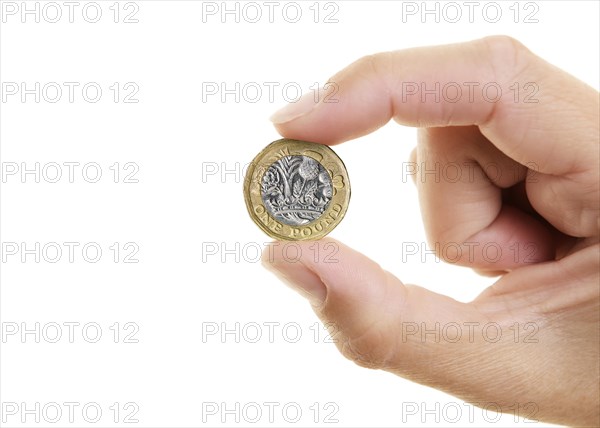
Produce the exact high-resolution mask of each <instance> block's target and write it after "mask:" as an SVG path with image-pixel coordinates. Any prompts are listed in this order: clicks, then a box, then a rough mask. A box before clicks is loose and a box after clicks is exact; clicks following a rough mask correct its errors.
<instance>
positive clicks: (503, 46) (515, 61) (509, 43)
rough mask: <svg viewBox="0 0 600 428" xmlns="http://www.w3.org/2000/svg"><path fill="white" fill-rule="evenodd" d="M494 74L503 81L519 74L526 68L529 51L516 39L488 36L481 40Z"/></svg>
mask: <svg viewBox="0 0 600 428" xmlns="http://www.w3.org/2000/svg"><path fill="white" fill-rule="evenodd" d="M483 43H484V44H485V49H486V50H487V52H488V57H489V61H490V65H491V67H492V69H493V70H494V74H495V75H496V76H497V77H498V78H500V79H502V80H505V81H508V80H509V79H511V78H513V77H514V76H516V75H518V74H520V72H521V71H522V70H523V69H524V68H525V67H526V66H527V64H528V62H529V58H530V56H531V51H529V49H527V48H526V47H525V45H523V44H522V43H521V42H520V41H518V40H517V39H515V38H513V37H510V36H506V35H498V36H490V37H486V38H484V39H483Z"/></svg>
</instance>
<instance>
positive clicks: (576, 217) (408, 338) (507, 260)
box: [263, 36, 600, 426]
mask: <svg viewBox="0 0 600 428" xmlns="http://www.w3.org/2000/svg"><path fill="white" fill-rule="evenodd" d="M329 81H330V82H335V84H336V86H337V88H338V91H337V93H336V94H335V98H336V99H337V100H338V102H337V103H324V102H320V103H318V104H314V101H310V100H309V99H303V100H301V101H299V102H297V103H295V104H291V105H289V106H286V107H284V109H282V110H281V111H279V112H277V113H276V114H275V115H274V116H273V117H272V121H273V122H274V124H275V126H276V129H277V130H278V131H279V132H280V133H281V135H283V136H284V137H287V138H294V139H300V140H307V141H314V142H318V143H322V144H328V145H334V144H338V143H342V142H344V141H348V140H351V139H354V138H357V137H360V136H363V135H365V134H368V133H370V132H373V131H374V130H376V129H377V128H379V127H381V126H383V125H384V124H386V123H387V122H388V121H389V120H390V119H392V118H393V119H394V120H395V121H396V122H398V123H400V124H402V125H407V126H414V127H418V128H419V138H418V143H417V147H416V149H415V151H414V152H413V159H412V160H413V161H415V162H417V163H418V164H419V165H421V164H422V163H426V164H427V165H433V163H435V162H438V163H439V164H440V165H442V166H443V165H444V164H446V163H450V162H454V163H456V164H458V165H459V166H461V168H464V170H463V174H462V175H461V179H460V180H458V181H455V182H451V180H446V179H443V178H442V180H440V181H439V182H437V183H436V182H435V180H431V179H429V180H427V179H426V178H425V177H421V176H418V175H417V176H416V177H415V182H416V185H417V188H418V190H419V199H420V204H421V211H422V213H423V221H424V223H425V227H426V230H427V237H428V240H429V243H430V246H431V247H432V248H434V247H435V243H439V244H440V247H441V248H443V247H444V245H445V244H447V243H455V244H456V245H457V246H458V245H460V246H462V249H465V251H462V254H463V256H462V257H461V258H460V259H459V260H458V261H457V260H452V261H453V263H456V264H459V265H462V266H467V267H470V268H472V269H475V270H477V271H478V272H480V273H483V274H486V275H492V276H498V275H499V278H498V279H497V281H496V282H495V283H494V284H493V285H491V286H490V287H488V288H487V289H486V290H485V291H484V292H483V293H482V294H481V295H479V296H478V297H477V298H476V299H475V300H473V301H472V302H469V303H461V302H458V301H455V300H453V299H451V298H449V297H447V296H443V295H440V294H436V293H433V292H431V291H428V290H426V289H424V288H421V287H418V286H415V285H408V284H404V283H402V282H401V281H400V280H399V279H398V278H396V277H395V276H393V275H392V274H390V273H389V272H387V271H385V270H383V269H382V268H381V267H380V266H379V265H378V264H377V263H375V262H374V261H372V260H370V259H368V258H367V257H365V256H364V255H362V254H361V253H359V252H357V251H355V250H353V249H351V248H349V247H347V246H345V245H343V244H342V243H340V242H338V241H335V240H333V239H330V238H326V239H322V240H320V241H318V242H317V244H318V245H320V246H321V247H322V248H321V249H323V250H324V251H321V252H319V254H329V252H330V251H329V252H328V251H325V250H327V249H328V248H330V247H326V245H331V243H333V245H336V246H338V248H339V251H338V253H337V254H336V258H337V260H338V263H324V262H323V261H322V260H315V259H314V254H315V252H314V247H313V248H312V249H308V248H303V247H308V246H310V245H314V242H304V243H299V245H300V246H301V249H303V250H304V249H305V250H306V251H301V255H300V262H299V263H298V262H296V263H288V262H286V259H285V257H283V255H282V253H281V249H282V246H281V245H279V246H272V247H270V248H269V251H265V253H264V254H263V264H264V265H265V266H266V267H267V268H268V269H269V270H271V271H273V272H274V273H275V274H276V275H277V276H278V277H280V278H282V279H283V280H284V281H285V282H286V283H287V284H288V285H290V286H291V287H293V288H294V289H296V290H297V291H298V292H300V293H301V294H302V295H303V296H305V297H307V298H308V299H309V301H310V303H311V305H312V308H313V309H314V311H315V312H316V314H317V315H318V316H319V317H320V318H321V319H322V320H323V322H325V323H331V325H333V326H334V327H333V328H334V330H335V334H336V335H335V338H336V339H337V346H338V348H339V349H340V351H341V353H342V354H343V355H344V356H346V357H347V358H349V359H351V360H352V361H354V362H356V363H357V364H359V365H360V366H364V367H369V368H373V369H383V370H387V371H390V372H392V373H395V374H397V375H399V376H402V377H404V378H407V379H410V380H412V381H415V382H418V383H421V384H424V385H429V386H432V387H434V388H437V389H440V390H443V391H445V392H448V393H450V394H452V395H454V396H456V397H459V398H461V399H463V400H465V401H468V402H471V403H473V404H475V405H479V406H482V407H483V406H485V405H486V404H487V403H494V404H495V405H497V406H500V408H501V410H502V411H503V412H507V413H514V409H515V404H517V405H519V406H520V413H519V414H520V416H521V417H523V416H528V415H530V416H532V417H534V418H535V419H538V420H541V421H546V422H550V423H557V424H564V425H577V426H600V420H599V414H600V404H599V402H600V399H599V395H600V391H599V384H600V382H599V376H600V374H599V363H598V362H599V347H600V345H599V343H600V330H599V325H600V319H599V307H600V287H599V284H600V279H599V268H600V257H599V255H600V248H599V239H598V237H599V231H600V217H599V205H600V202H599V201H600V196H599V192H600V186H599V181H600V180H599V178H600V177H599V171H600V150H599V147H600V145H599V131H600V130H599V121H600V120H599V102H598V101H599V97H598V93H597V92H596V91H595V90H594V89H593V88H590V87H589V86H587V85H585V84H584V83H582V82H580V81H578V80H577V79H576V78H574V77H573V76H570V75H569V74H567V73H565V72H563V71H561V70H560V69H557V68H556V67H554V66H552V65H551V64H549V63H547V62H545V61H544V60H543V59H541V58H539V57H537V56H535V55H534V54H533V53H531V52H530V51H529V50H528V49H527V48H525V47H524V46H523V45H522V44H520V43H519V42H517V41H515V40H514V39H511V38H509V37H504V36H496V37H488V38H485V39H481V40H475V41H472V42H468V43H461V44H454V45H447V46H436V47H425V48H417V49H408V50H401V51H394V52H385V53H379V54H376V55H371V56H367V57H364V58H361V59H359V60H358V61H356V62H354V63H353V64H351V65H349V66H348V67H346V68H345V69H343V70H342V71H340V72H339V73H337V74H336V75H334V76H333V77H332V78H331V79H329ZM402 82H418V83H420V82H424V83H425V84H426V87H427V88H433V87H434V86H435V83H436V82H440V84H441V87H443V86H444V84H446V83H448V82H458V83H459V84H460V85H462V83H463V82H479V83H480V86H479V87H478V89H477V90H474V91H473V93H474V98H473V99H469V97H468V94H467V93H466V92H463V95H462V96H461V97H460V99H459V100H458V101H457V102H454V103H451V102H448V101H447V100H445V99H444V98H441V99H440V101H439V102H435V100H434V99H433V97H432V96H429V97H427V98H426V99H425V100H421V97H420V96H419V95H413V96H409V97H407V96H404V97H403V85H402ZM487 82H496V83H498V84H499V85H500V86H501V88H502V93H503V94H505V95H504V96H503V97H502V98H501V99H500V100H499V101H497V102H490V101H489V99H488V100H486V99H484V98H483V96H482V91H481V87H482V86H483V85H484V84H485V83H487ZM515 82H518V83H519V85H520V87H521V88H523V85H524V84H525V83H527V82H534V83H535V84H537V88H538V92H537V93H536V94H535V97H534V98H536V99H538V100H539V102H537V103H525V102H523V100H519V101H518V102H515V100H514V99H513V94H514V92H512V91H511V89H510V88H509V87H510V86H511V85H512V84H514V83H515ZM465 88H466V87H464V86H463V89H465ZM491 94H492V95H491V96H493V93H491ZM309 97H311V98H312V97H313V94H309ZM321 99H322V97H321ZM311 103H312V105H311ZM366 149H368V148H366ZM491 163H494V164H495V165H497V166H499V169H500V171H501V172H502V174H493V176H492V174H491V172H490V171H489V169H487V168H486V165H489V164H491ZM469 171H470V172H471V175H469ZM486 172H487V173H488V174H490V175H487V174H486ZM390 174H391V173H390ZM463 177H466V178H463ZM382 239H384V238H382ZM465 243H468V244H465ZM487 243H495V245H499V246H500V247H501V249H502V250H503V251H502V254H503V255H504V254H506V255H507V256H506V257H505V256H503V257H501V258H500V259H499V260H497V261H494V262H492V261H490V259H489V258H485V257H483V256H482V255H481V252H480V251H474V252H473V255H472V257H468V255H469V251H468V246H467V245H471V246H474V245H477V246H476V247H475V248H482V247H483V246H484V245H485V244H487ZM382 244H383V245H386V244H385V242H382ZM515 244H516V245H521V246H520V247H519V248H525V247H524V246H525V245H530V247H527V248H529V249H531V248H533V249H534V254H533V255H532V256H531V254H530V253H531V251H523V252H522V253H523V254H522V255H520V256H519V257H516V258H515V256H514V251H511V249H510V246H511V245H515ZM531 245H533V247H531ZM438 256H439V257H440V258H444V257H448V258H453V257H454V255H449V253H448V252H441V253H439V254H438ZM453 285H454V284H449V286H453ZM436 322H437V323H440V325H442V326H443V325H447V324H448V323H458V324H459V325H461V326H463V325H464V324H463V323H479V324H478V325H479V326H482V325H485V324H486V323H497V324H498V325H499V326H500V327H501V328H502V333H503V334H502V338H501V339H500V340H499V341H497V342H493V341H491V340H484V339H483V338H482V337H483V335H482V334H480V333H481V332H480V331H477V330H476V333H477V334H475V335H474V336H473V337H472V338H470V337H469V332H468V330H467V329H466V328H464V329H463V330H462V336H461V338H460V340H458V341H457V342H456V343H452V342H450V341H448V340H440V341H437V342H436V340H434V338H433V337H432V336H427V337H425V338H422V337H421V336H420V335H419V334H412V335H410V334H407V330H406V328H407V327H406V326H407V325H413V326H414V325H422V323H425V325H426V326H427V328H429V329H431V328H433V326H434V325H435V323H436ZM411 323H416V324H411ZM515 323H518V325H519V326H520V328H524V327H525V326H526V325H527V326H529V327H531V326H534V327H535V328H536V333H535V336H534V337H535V339H537V340H534V341H532V342H529V341H527V340H525V338H524V337H525V336H526V333H528V332H529V331H530V330H527V328H526V329H525V330H521V333H520V334H519V337H518V340H515V336H514V331H513V330H510V329H509V328H510V327H511V326H513V325H514V324H515ZM527 323H533V324H527ZM403 329H404V330H403ZM526 403H534V404H533V405H532V404H529V405H527V404H526ZM526 406H529V407H526ZM531 406H533V407H531Z"/></svg>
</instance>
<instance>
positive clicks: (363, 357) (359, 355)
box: [339, 329, 393, 369]
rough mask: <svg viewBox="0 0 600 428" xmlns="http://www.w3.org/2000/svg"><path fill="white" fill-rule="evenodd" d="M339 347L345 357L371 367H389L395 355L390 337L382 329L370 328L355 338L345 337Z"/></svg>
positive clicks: (359, 364) (360, 364) (362, 365)
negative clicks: (390, 343)
mask: <svg viewBox="0 0 600 428" xmlns="http://www.w3.org/2000/svg"><path fill="white" fill-rule="evenodd" d="M339 349H340V352H341V353H342V355H343V356H344V357H346V358H347V359H349V360H350V361H352V362H354V363H355V364H357V365H358V366H360V367H365V368H369V369H386V368H389V367H390V361H391V358H392V356H393V349H391V347H390V345H389V338H387V337H385V335H384V332H383V331H381V330H380V329H369V330H368V331H367V332H366V333H364V334H362V335H360V336H359V337H355V338H352V337H344V338H343V340H342V341H341V343H340V345H339Z"/></svg>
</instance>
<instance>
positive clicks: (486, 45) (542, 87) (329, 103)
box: [271, 36, 599, 175]
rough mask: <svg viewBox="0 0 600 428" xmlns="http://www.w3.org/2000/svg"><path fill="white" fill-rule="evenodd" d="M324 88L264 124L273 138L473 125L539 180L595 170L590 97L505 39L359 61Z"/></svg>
mask: <svg viewBox="0 0 600 428" xmlns="http://www.w3.org/2000/svg"><path fill="white" fill-rule="evenodd" d="M329 82H330V83H331V84H330V85H328V88H327V89H328V90H329V96H319V99H318V102H317V103H315V102H314V101H312V99H314V95H315V94H312V93H310V94H307V95H306V96H305V97H306V98H304V99H302V100H300V101H298V102H297V103H295V104H290V105H288V106H286V107H285V108H284V109H282V110H280V111H279V112H277V113H276V114H275V115H273V116H272V118H271V120H272V121H273V122H274V123H275V126H276V128H277V129H278V131H279V132H280V133H281V134H282V135H285V136H286V137H288V138H295V139H302V140H308V141H315V142H320V143H324V144H337V143H340V142H343V141H346V140H349V139H353V138H357V137H360V136H362V135H365V134H368V133H370V132H373V131H374V130H376V129H377V128H379V127H381V126H383V125H384V124H386V123H387V122H388V121H389V120H390V119H391V118H394V119H395V120H396V121H397V122H399V123H401V124H405V125H410V126H418V127H439V126H465V125H477V126H479V128H480V130H481V132H482V133H483V134H484V135H485V136H486V137H487V138H488V139H489V140H490V141H492V142H493V144H494V145H496V146H497V147H498V148H499V149H500V150H501V151H502V152H504V153H505V154H506V155H508V156H509V157H511V158H512V159H514V160H516V161H517V162H519V163H521V164H523V165H527V164H529V163H534V164H535V166H536V169H538V170H539V171H540V172H543V173H546V174H556V175H563V174H568V173H572V172H580V171H584V170H589V169H591V168H594V169H596V168H597V162H596V161H597V158H598V133H599V126H598V94H597V92H596V91H594V90H593V89H592V88H590V87H589V86H587V85H586V84H584V83H583V82H581V81H579V80H577V79H576V78H574V77H573V76H571V75H569V74H567V73H565V72H563V71H561V70H559V69H557V68H556V67H554V66H552V65H551V64H549V63H547V62H546V61H544V60H542V59H541V58H539V57H537V56H535V55H534V54H532V53H531V52H530V51H529V50H528V49H527V48H525V47H524V46H523V45H522V44H520V43H519V42H517V41H516V40H514V39H512V38H509V37H505V36H494V37H487V38H484V39H480V40H475V41H472V42H467V43H459V44H453V45H446V46H435V47H423V48H415V49H407V50H400V51H393V52H385V53H379V54H375V55H371V56H366V57H364V58H361V59H360V60H358V61H356V62H355V63H353V64H351V65H349V66H348V67H347V68H345V69H344V70H342V71H340V72H339V73H337V74H336V75H334V76H333V77H332V78H331V79H329ZM331 92H335V93H333V94H332V93H331ZM321 95H324V94H321Z"/></svg>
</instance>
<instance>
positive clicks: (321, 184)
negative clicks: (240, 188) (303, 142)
mask: <svg viewBox="0 0 600 428" xmlns="http://www.w3.org/2000/svg"><path fill="white" fill-rule="evenodd" d="M332 194H333V189H332V180H331V177H330V175H329V173H328V172H327V171H326V170H325V168H324V167H323V165H321V164H320V163H319V162H317V161H316V160H315V159H313V158H311V157H309V156H284V157H282V158H281V159H279V160H278V161H276V162H274V163H273V164H271V166H270V167H269V168H268V169H267V171H266V172H265V174H264V175H263V178H262V183H261V196H262V200H263V203H264V204H265V207H266V208H267V210H268V211H269V213H270V214H271V215H272V216H273V217H274V218H275V219H277V220H279V221H281V222H282V223H285V224H287V225H289V226H301V225H304V224H307V223H310V222H311V221H313V220H316V219H318V218H319V217H320V216H321V215H322V214H323V212H325V210H326V209H327V207H328V206H329V202H330V201H331V197H332Z"/></svg>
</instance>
